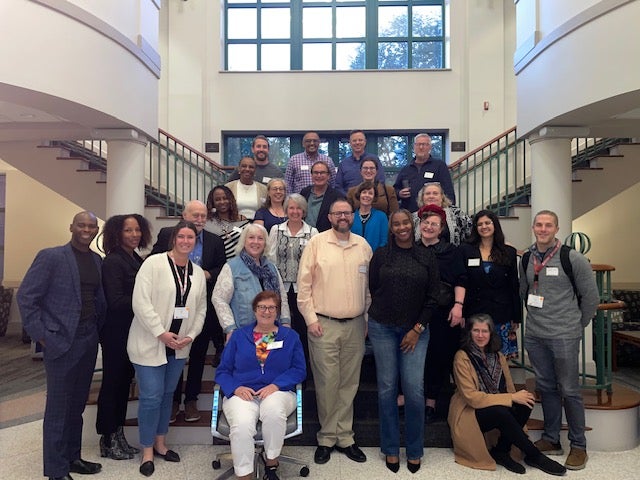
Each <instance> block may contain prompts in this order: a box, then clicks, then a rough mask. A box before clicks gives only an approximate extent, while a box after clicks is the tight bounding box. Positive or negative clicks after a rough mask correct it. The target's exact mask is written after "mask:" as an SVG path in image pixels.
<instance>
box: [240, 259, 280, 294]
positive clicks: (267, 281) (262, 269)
mask: <svg viewBox="0 0 640 480" xmlns="http://www.w3.org/2000/svg"><path fill="white" fill-rule="evenodd" d="M240 259H241V260H242V261H243V262H244V264H245V265H246V266H247V268H248V269H249V270H250V271H251V273H253V274H254V275H255V276H256V277H258V280H259V281H260V285H262V289H263V290H271V291H272V292H276V293H277V294H278V295H280V282H279V281H278V276H277V275H276V273H275V269H272V268H271V266H270V265H269V264H268V263H267V259H266V258H265V257H261V258H260V265H258V264H257V263H256V262H255V260H254V259H253V258H252V257H251V256H250V255H249V254H248V253H247V252H246V251H245V250H244V249H243V250H242V251H241V252H240Z"/></svg>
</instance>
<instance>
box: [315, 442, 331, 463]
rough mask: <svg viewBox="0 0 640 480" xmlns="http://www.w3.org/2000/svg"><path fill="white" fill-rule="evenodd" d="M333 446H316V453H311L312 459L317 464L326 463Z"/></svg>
mask: <svg viewBox="0 0 640 480" xmlns="http://www.w3.org/2000/svg"><path fill="white" fill-rule="evenodd" d="M332 450H333V447H323V446H322V445H320V446H319V447H318V448H316V453H315V454H314V455H313V461H314V462H316V463H317V464H320V465H322V464H323V463H327V462H328V461H329V459H330V458H331V451H332Z"/></svg>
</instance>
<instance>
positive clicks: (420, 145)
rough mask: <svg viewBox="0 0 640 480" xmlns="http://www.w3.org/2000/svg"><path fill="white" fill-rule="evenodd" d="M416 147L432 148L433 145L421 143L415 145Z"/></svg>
mask: <svg viewBox="0 0 640 480" xmlns="http://www.w3.org/2000/svg"><path fill="white" fill-rule="evenodd" d="M415 146H416V147H430V146H431V144H430V143H423V142H420V143H416V144H415Z"/></svg>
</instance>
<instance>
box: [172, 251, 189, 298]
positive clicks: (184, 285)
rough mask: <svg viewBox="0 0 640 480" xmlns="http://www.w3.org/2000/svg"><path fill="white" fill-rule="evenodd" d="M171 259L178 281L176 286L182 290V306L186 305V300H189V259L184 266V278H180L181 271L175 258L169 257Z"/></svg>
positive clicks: (175, 277) (174, 275) (174, 274)
mask: <svg viewBox="0 0 640 480" xmlns="http://www.w3.org/2000/svg"><path fill="white" fill-rule="evenodd" d="M169 258H170V259H171V268H172V269H173V278H174V280H175V281H176V286H177V287H178V289H179V290H180V306H181V307H184V305H185V303H186V301H187V298H186V297H187V295H186V293H187V289H188V287H189V278H188V276H189V261H187V264H186V265H185V267H184V275H183V278H180V272H179V271H178V266H177V265H176V262H175V260H174V259H173V258H171V257H169Z"/></svg>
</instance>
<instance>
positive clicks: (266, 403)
mask: <svg viewBox="0 0 640 480" xmlns="http://www.w3.org/2000/svg"><path fill="white" fill-rule="evenodd" d="M295 409H296V394H295V392H280V391H278V392H274V393H272V394H271V395H269V396H268V397H267V398H265V399H264V400H260V399H254V400H251V401H248V400H242V399H241V398H238V397H236V396H235V395H234V396H233V397H231V398H225V399H224V400H223V401H222V410H223V411H224V414H225V416H226V417H227V421H228V422H229V427H230V433H229V439H230V440H231V455H232V456H233V469H234V471H235V474H236V475H237V476H238V477H241V476H243V475H248V474H250V473H251V472H253V454H254V451H255V450H254V449H255V447H254V443H253V438H254V436H255V434H256V424H257V423H258V420H260V421H261V422H262V439H263V440H264V450H265V453H266V455H267V458H268V459H270V460H273V459H276V458H278V457H279V456H280V451H281V450H282V445H283V443H284V435H285V433H286V429H287V417H288V416H289V415H291V413H292V412H293V411H294V410H295Z"/></svg>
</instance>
